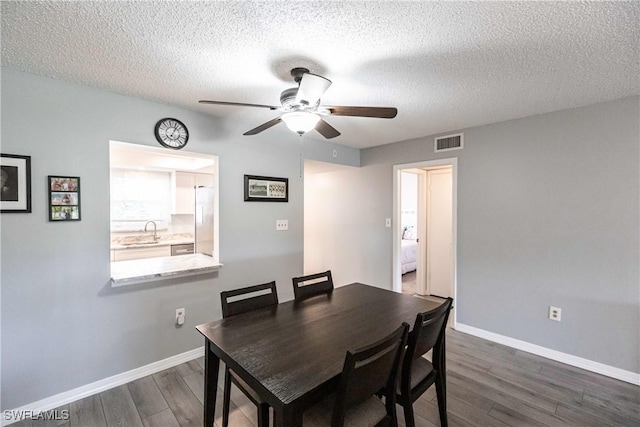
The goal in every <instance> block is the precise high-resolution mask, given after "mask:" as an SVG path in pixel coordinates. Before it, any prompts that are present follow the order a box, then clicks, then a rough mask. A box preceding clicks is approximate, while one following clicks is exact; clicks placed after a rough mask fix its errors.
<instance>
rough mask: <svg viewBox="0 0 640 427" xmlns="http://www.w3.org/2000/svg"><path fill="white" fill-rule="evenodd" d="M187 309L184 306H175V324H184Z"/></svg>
mask: <svg viewBox="0 0 640 427" xmlns="http://www.w3.org/2000/svg"><path fill="white" fill-rule="evenodd" d="M186 313H187V310H185V309H184V308H176V325H180V326H182V325H184V320H185V315H186Z"/></svg>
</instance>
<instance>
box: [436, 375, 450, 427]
mask: <svg viewBox="0 0 640 427" xmlns="http://www.w3.org/2000/svg"><path fill="white" fill-rule="evenodd" d="M436 397H437V398H438V412H439V413H440V426H441V427H447V425H448V423H447V383H446V379H445V376H444V374H443V373H440V372H439V373H438V377H437V378H436Z"/></svg>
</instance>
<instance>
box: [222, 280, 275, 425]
mask: <svg viewBox="0 0 640 427" xmlns="http://www.w3.org/2000/svg"><path fill="white" fill-rule="evenodd" d="M251 294H254V295H253V296H248V297H246V298H241V297H245V296H247V295H251ZM220 300H221V301H222V318H223V319H226V318H228V317H231V316H236V315H238V314H242V313H246V312H248V311H252V310H257V309H259V308H264V307H269V306H272V305H277V304H278V291H277V289H276V282H275V281H273V282H269V283H264V284H262V285H255V286H249V287H246V288H240V289H234V290H231V291H223V292H220ZM231 383H233V384H235V385H236V386H237V387H238V388H239V389H240V390H242V392H243V393H244V394H245V395H246V396H247V397H248V398H249V400H251V401H252V402H253V403H254V405H256V406H257V408H258V427H267V426H268V425H269V405H267V403H265V402H264V401H262V399H260V397H259V396H258V394H257V393H256V392H255V391H254V390H253V389H252V388H251V387H249V386H248V385H247V384H246V383H245V382H244V381H242V380H241V379H240V378H239V377H238V376H237V375H236V374H235V372H233V370H232V369H229V367H228V366H227V365H226V364H225V370H224V395H223V407H222V426H223V427H227V426H228V425H229V405H230V401H231Z"/></svg>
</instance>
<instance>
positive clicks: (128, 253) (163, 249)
mask: <svg viewBox="0 0 640 427" xmlns="http://www.w3.org/2000/svg"><path fill="white" fill-rule="evenodd" d="M112 252H113V259H112V260H113V261H127V260H130V259H143V258H158V257H163V256H171V246H168V245H165V246H153V247H148V248H130V249H115V250H113V251H112Z"/></svg>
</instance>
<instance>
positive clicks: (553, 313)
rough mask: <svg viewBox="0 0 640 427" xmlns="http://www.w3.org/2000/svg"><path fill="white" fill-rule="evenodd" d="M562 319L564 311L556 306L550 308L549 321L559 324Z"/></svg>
mask: <svg viewBox="0 0 640 427" xmlns="http://www.w3.org/2000/svg"><path fill="white" fill-rule="evenodd" d="M561 318H562V309H561V308H558V307H554V306H549V319H551V320H555V321H556V322H559V321H560V319H561Z"/></svg>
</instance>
